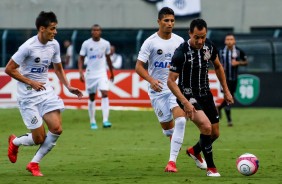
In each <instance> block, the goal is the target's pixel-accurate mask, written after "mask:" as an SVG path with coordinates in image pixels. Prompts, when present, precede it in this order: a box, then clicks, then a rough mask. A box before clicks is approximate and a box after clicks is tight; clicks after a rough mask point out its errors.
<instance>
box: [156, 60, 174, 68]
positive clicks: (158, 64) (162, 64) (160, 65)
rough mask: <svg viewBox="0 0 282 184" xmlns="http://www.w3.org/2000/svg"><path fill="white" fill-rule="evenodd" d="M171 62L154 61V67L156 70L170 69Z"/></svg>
mask: <svg viewBox="0 0 282 184" xmlns="http://www.w3.org/2000/svg"><path fill="white" fill-rule="evenodd" d="M170 64H171V62H165V61H155V62H154V66H155V67H156V68H170Z"/></svg>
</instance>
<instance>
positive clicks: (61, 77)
mask: <svg viewBox="0 0 282 184" xmlns="http://www.w3.org/2000/svg"><path fill="white" fill-rule="evenodd" d="M53 65H54V70H55V73H56V75H57V76H58V78H59V80H60V81H61V82H62V83H63V84H64V86H66V88H68V90H69V92H71V93H73V94H75V95H77V97H78V98H79V99H81V97H82V96H83V95H82V92H81V91H80V90H79V89H78V88H74V87H72V86H70V84H69V82H68V80H67V78H66V74H65V72H64V69H63V66H62V63H53Z"/></svg>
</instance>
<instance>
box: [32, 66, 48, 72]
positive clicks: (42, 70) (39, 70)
mask: <svg viewBox="0 0 282 184" xmlns="http://www.w3.org/2000/svg"><path fill="white" fill-rule="evenodd" d="M44 70H45V67H41V68H31V69H30V72H31V73H43V72H44Z"/></svg>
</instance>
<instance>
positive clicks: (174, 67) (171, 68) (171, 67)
mask: <svg viewBox="0 0 282 184" xmlns="http://www.w3.org/2000/svg"><path fill="white" fill-rule="evenodd" d="M169 69H170V70H173V71H176V69H177V68H176V66H170V67H169Z"/></svg>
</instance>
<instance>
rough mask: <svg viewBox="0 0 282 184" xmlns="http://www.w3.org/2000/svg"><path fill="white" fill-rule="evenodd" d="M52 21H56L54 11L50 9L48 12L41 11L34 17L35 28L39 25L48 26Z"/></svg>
mask: <svg viewBox="0 0 282 184" xmlns="http://www.w3.org/2000/svg"><path fill="white" fill-rule="evenodd" d="M53 22H55V23H58V20H57V17H56V15H55V13H53V12H51V11H50V12H45V11H41V12H40V13H39V15H38V17H37V18H36V21H35V25H36V28H37V30H39V28H40V27H41V26H43V27H48V26H49V25H50V23H53Z"/></svg>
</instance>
